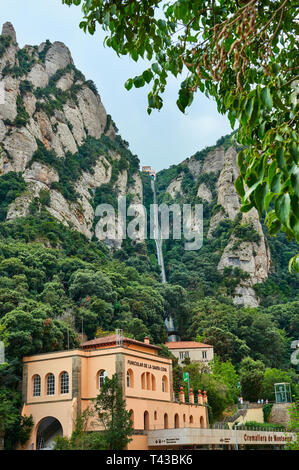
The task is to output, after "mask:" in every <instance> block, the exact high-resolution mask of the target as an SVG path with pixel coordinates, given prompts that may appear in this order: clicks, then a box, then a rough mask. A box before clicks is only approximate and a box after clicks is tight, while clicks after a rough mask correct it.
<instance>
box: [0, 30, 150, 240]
mask: <svg viewBox="0 0 299 470" xmlns="http://www.w3.org/2000/svg"><path fill="white" fill-rule="evenodd" d="M0 80H1V84H2V86H3V87H4V102H2V103H0V151H1V158H0V175H4V174H6V173H8V172H21V173H22V176H23V178H24V180H25V182H26V183H27V188H26V191H25V192H24V193H23V194H22V195H20V196H19V197H18V198H17V199H16V200H15V201H14V202H13V203H12V204H11V205H10V207H9V208H8V211H7V216H6V218H7V220H11V219H14V218H16V217H21V216H26V215H28V213H29V212H30V208H31V207H32V202H33V201H34V200H38V198H39V197H40V195H41V194H44V193H45V191H46V192H47V193H48V195H49V197H48V202H47V204H46V205H45V208H46V210H47V211H49V212H50V213H51V214H52V215H53V216H54V217H56V218H57V219H58V220H60V221H61V222H63V223H64V224H66V225H68V226H71V227H73V228H75V229H76V230H78V231H80V232H82V233H83V234H85V235H86V236H87V237H88V238H91V237H92V234H93V228H94V227H93V225H94V201H93V195H94V194H95V191H96V189H97V188H101V187H102V186H103V185H108V184H111V188H112V191H115V194H116V195H117V194H126V193H128V192H130V193H132V194H133V195H134V197H135V198H136V199H137V200H138V201H142V185H141V182H140V176H139V173H138V163H137V160H136V158H133V160H134V164H133V165H132V164H131V163H132V162H131V161H130V156H129V157H128V155H129V151H128V150H127V149H126V148H125V145H124V144H123V142H122V140H121V139H120V138H119V136H117V135H116V130H115V125H114V124H113V121H112V119H111V118H110V116H109V115H107V113H106V110H105V108H104V106H103V104H102V102H101V98H100V96H99V94H98V92H97V90H96V88H95V86H94V84H93V83H92V82H91V81H89V80H86V79H85V77H84V75H83V74H82V73H81V72H79V71H78V70H77V69H76V67H75V66H74V62H73V59H72V56H71V53H70V51H69V49H68V48H67V47H66V46H65V45H64V44H63V43H61V42H54V43H53V44H51V43H50V42H49V41H46V42H43V43H42V44H40V45H39V46H25V47H24V48H22V49H20V48H19V46H18V44H17V37H16V32H15V30H14V28H13V26H12V25H11V24H10V23H5V24H4V25H3V29H2V35H1V36H0ZM88 139H89V140H88ZM91 139H94V140H93V141H92V140H91ZM105 139H106V140H105ZM107 139H108V140H107ZM87 142H88V144H89V145H95V143H96V142H100V143H101V147H100V145H99V149H98V150H97V153H96V154H95V155H94V156H93V161H92V162H91V164H90V166H89V167H88V165H86V164H84V162H83V161H82V158H81V157H80V155H81V154H80V152H81V151H82V148H83V149H84V146H86V143H87ZM101 149H102V150H101ZM87 151H88V149H87V150H86V152H87ZM77 156H78V158H77ZM79 158H81V160H79ZM76 159H77V160H76ZM77 161H78V162H79V163H78V162H77ZM68 162H70V165H75V166H76V168H77V169H78V171H77V175H76V178H73V181H72V182H71V185H72V188H71V189H72V191H73V192H74V194H75V195H76V196H73V197H67V194H66V191H64V189H65V181H64V179H63V175H64V174H67V169H68ZM120 162H121V163H120ZM77 163H78V164H77ZM123 167H125V168H123ZM128 173H129V176H128ZM41 192H42V193H41ZM97 202H101V200H100V198H98V201H97ZM103 202H104V201H103Z"/></svg>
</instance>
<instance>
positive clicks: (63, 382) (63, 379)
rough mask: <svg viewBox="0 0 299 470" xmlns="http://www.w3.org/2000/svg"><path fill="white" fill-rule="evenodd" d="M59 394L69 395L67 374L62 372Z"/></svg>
mask: <svg viewBox="0 0 299 470" xmlns="http://www.w3.org/2000/svg"><path fill="white" fill-rule="evenodd" d="M60 393H61V394H63V393H69V374H68V373H67V372H62V374H61V376H60Z"/></svg>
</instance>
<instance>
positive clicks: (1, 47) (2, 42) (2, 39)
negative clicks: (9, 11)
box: [0, 36, 12, 59]
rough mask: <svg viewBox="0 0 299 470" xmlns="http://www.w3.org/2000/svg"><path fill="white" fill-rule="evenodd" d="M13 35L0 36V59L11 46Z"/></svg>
mask: <svg viewBox="0 0 299 470" xmlns="http://www.w3.org/2000/svg"><path fill="white" fill-rule="evenodd" d="M11 41H12V39H11V37H10V36H0V59H1V57H3V56H4V54H5V52H6V50H7V48H8V47H9V46H10V44H11Z"/></svg>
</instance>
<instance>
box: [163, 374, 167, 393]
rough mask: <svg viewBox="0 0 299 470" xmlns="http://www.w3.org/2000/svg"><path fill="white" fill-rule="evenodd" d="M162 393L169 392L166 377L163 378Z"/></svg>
mask: <svg viewBox="0 0 299 470" xmlns="http://www.w3.org/2000/svg"><path fill="white" fill-rule="evenodd" d="M162 392H168V383H167V377H166V375H163V377H162Z"/></svg>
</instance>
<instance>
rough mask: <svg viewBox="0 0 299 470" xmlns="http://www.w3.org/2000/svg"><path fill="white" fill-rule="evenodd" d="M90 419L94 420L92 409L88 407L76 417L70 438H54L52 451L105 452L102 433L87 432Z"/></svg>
mask: <svg viewBox="0 0 299 470" xmlns="http://www.w3.org/2000/svg"><path fill="white" fill-rule="evenodd" d="M91 418H94V409H93V407H92V406H89V407H88V408H86V409H85V410H84V411H83V412H82V413H81V414H80V415H79V416H77V418H76V422H75V429H74V430H73V432H72V434H71V437H69V438H68V437H66V436H59V435H57V436H56V437H55V445H54V450H105V449H106V441H105V438H104V436H103V433H102V432H101V431H92V432H88V431H87V429H88V423H89V420H90V419H91Z"/></svg>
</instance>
